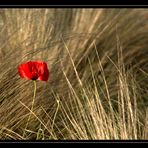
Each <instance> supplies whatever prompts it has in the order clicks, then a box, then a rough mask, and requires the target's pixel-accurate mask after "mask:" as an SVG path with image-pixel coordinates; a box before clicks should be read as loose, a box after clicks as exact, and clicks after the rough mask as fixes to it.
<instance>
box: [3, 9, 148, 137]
mask: <svg viewBox="0 0 148 148" xmlns="http://www.w3.org/2000/svg"><path fill="white" fill-rule="evenodd" d="M32 60H33V61H36V60H42V61H45V62H46V63H47V65H48V68H49V72H50V76H49V80H48V82H43V81H37V87H36V97H35V102H34V105H33V110H32V109H31V108H32V107H31V106H32V102H33V101H32V98H33V93H34V85H33V81H32V80H26V79H22V78H20V76H19V74H18V65H20V64H21V63H24V62H27V61H32ZM28 118H29V120H28ZM26 125H27V126H26ZM50 139H54V140H57V139H58V140H59V139H64V140H69V139H70V140H84V139H85V140H95V139H98V140H100V139H104V140H106V139H109V140H112V139H113V140H116V139H148V10H147V9H136V8H135V9H126V8H120V9H119V8H118V9H117V8H116V9H115V8H110V9H105V8H102V9H101V8H98V9H93V8H92V9H85V8H83V9H82V8H81V9H80V8H48V9H45V8H42V9H41V8H40V9H37V8H34V9H33V8H31V9H25V8H24V9H16V8H15V9H14V8H13V9H12V8H11V9H6V8H5V9H2V8H1V9H0V140H50Z"/></svg>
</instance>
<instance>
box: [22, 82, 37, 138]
mask: <svg viewBox="0 0 148 148" xmlns="http://www.w3.org/2000/svg"><path fill="white" fill-rule="evenodd" d="M33 83H34V91H33V98H32V104H31V111H32V112H33V107H34V102H35V97H36V80H34V81H33ZM30 118H31V112H30V114H29V117H28V120H27V124H26V127H25V130H24V133H23V137H24V136H25V134H26V133H25V131H26V129H27V127H28V124H29V121H30Z"/></svg>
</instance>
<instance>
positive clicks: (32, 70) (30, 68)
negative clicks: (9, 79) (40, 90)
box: [18, 61, 49, 81]
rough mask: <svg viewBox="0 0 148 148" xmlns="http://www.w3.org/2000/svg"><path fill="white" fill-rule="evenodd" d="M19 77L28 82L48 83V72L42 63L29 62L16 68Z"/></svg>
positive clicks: (45, 65)
mask: <svg viewBox="0 0 148 148" xmlns="http://www.w3.org/2000/svg"><path fill="white" fill-rule="evenodd" d="M18 72H19V75H20V77H22V78H25V79H28V80H41V81H48V77H49V71H48V67H47V64H46V63H45V62H43V61H29V62H27V63H23V64H21V65H19V66H18Z"/></svg>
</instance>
